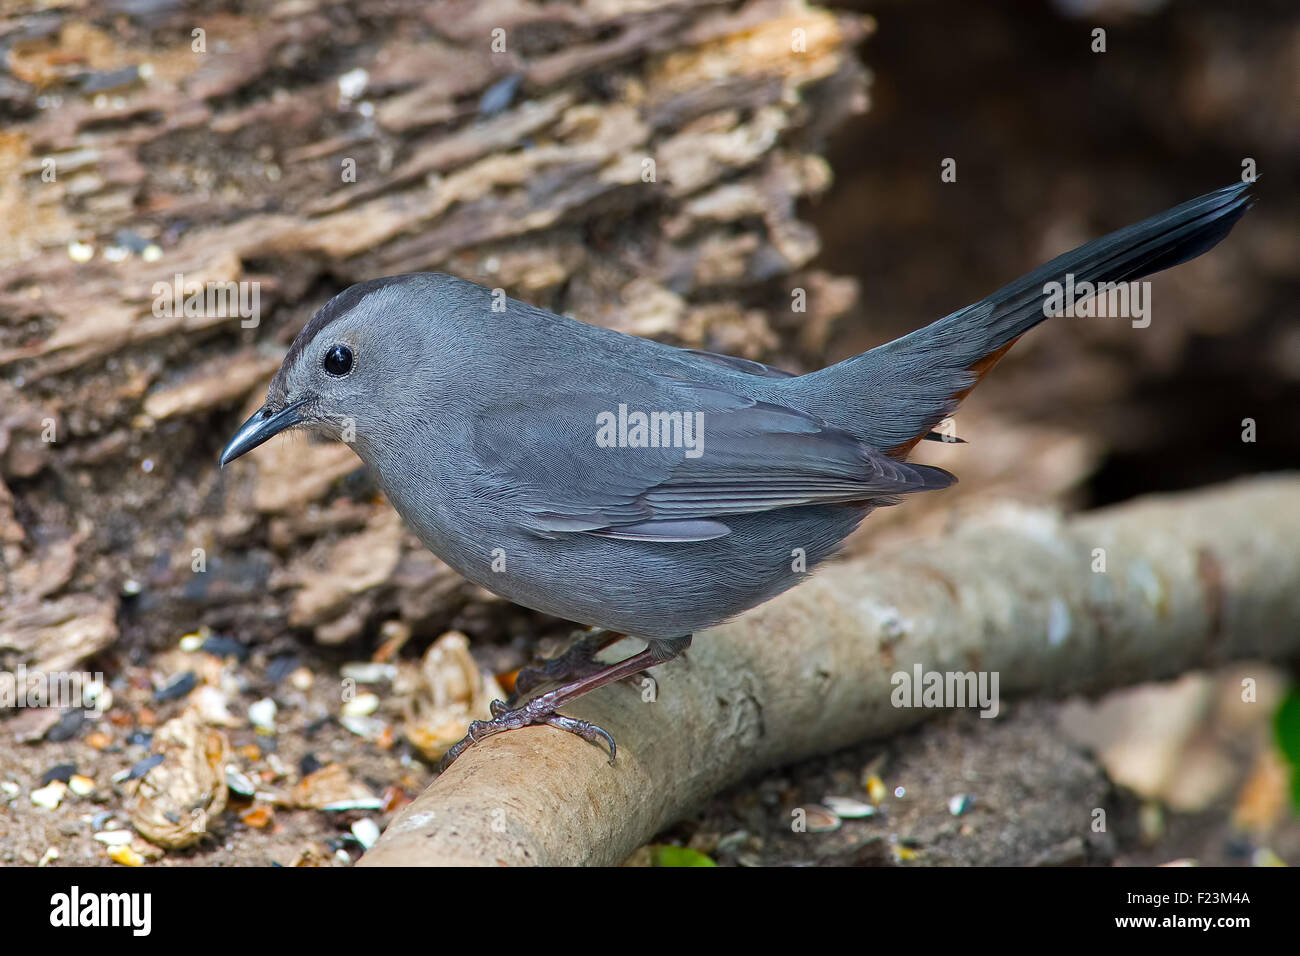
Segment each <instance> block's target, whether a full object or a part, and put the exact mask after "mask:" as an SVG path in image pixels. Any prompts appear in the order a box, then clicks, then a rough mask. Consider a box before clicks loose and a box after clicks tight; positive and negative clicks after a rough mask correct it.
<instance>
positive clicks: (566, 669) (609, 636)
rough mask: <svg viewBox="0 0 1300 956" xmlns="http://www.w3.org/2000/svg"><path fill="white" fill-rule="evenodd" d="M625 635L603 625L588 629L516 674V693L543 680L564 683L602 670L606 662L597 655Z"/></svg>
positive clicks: (527, 690) (524, 692) (543, 681)
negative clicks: (559, 650) (554, 653)
mask: <svg viewBox="0 0 1300 956" xmlns="http://www.w3.org/2000/svg"><path fill="white" fill-rule="evenodd" d="M625 636H626V635H623V634H620V633H618V632H617V631H607V630H605V629H604V628H603V627H598V628H596V629H595V630H593V631H588V632H587V633H585V634H583V635H582V637H580V638H579V639H578V640H577V641H575V642H574V643H573V644H571V645H569V647H568V648H566V649H565V651H564V653H562V654H560V655H559V656H558V657H552V658H549V659H542V660H537V661H535V662H534V663H531V664H529V665H528V666H527V667H525V668H523V669H522V670H520V671H519V673H518V675H516V677H515V693H516V694H526V693H528V692H529V691H530V690H533V689H534V688H535V687H537V686H538V685H540V684H549V683H551V682H552V681H559V682H561V683H563V682H564V681H571V680H577V679H578V678H579V677H587V676H589V675H591V674H597V673H599V672H600V670H601V668H603V667H605V666H606V665H605V664H602V663H601V662H600V661H598V660H596V655H597V654H599V653H600V652H601V651H603V650H604V649H605V648H607V647H609V646H610V645H611V644H613V643H615V642H617V641H621V640H622V639H623V638H624V637H625Z"/></svg>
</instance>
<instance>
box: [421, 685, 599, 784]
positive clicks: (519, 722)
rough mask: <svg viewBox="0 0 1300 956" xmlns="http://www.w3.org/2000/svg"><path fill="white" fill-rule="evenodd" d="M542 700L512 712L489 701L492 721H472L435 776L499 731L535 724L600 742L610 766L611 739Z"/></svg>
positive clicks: (448, 752)
mask: <svg viewBox="0 0 1300 956" xmlns="http://www.w3.org/2000/svg"><path fill="white" fill-rule="evenodd" d="M546 697H547V695H545V694H543V695H542V696H541V697H535V698H533V699H532V700H530V701H529V702H528V703H526V704H524V705H523V706H522V707H517V708H515V709H513V710H511V709H510V707H509V706H508V705H507V704H506V702H505V701H503V700H494V701H492V702H491V703H490V704H489V705H488V709H489V710H490V711H491V712H492V719H491V720H476V721H474V722H473V723H471V724H470V725H469V728H468V730H467V732H466V734H465V736H464V737H462V738H461V739H460V740H459V741H457V742H456V743H455V744H454V745H453V746H452V747H451V749H450V750H448V751H447V753H446V754H444V755H443V758H442V761H441V763H439V764H438V772H439V773H441V772H442V771H444V770H446V769H447V768H448V767H450V766H451V765H452V764H453V763H454V762H455V760H456V758H457V757H459V756H460V755H461V754H462V753H464V752H465V751H466V750H467V749H469V748H470V747H471V746H473V745H474V744H476V743H478V742H479V741H481V740H483V739H484V738H487V737H491V736H492V735H493V734H499V733H501V732H502V731H506V730H519V729H521V728H523V727H531V726H533V725H535V724H548V725H550V726H551V727H555V728H557V729H559V730H567V731H568V732H569V733H571V734H577V735H578V736H579V737H581V738H582V739H583V740H585V741H587V742H589V743H596V742H598V741H601V740H603V741H604V742H605V743H606V744H608V745H609V762H610V765H611V766H612V765H613V763H614V759H615V757H617V755H618V746H617V745H616V744H615V743H614V735H613V734H611V733H610V732H609V731H608V730H606V729H605V728H603V727H598V726H597V725H596V724H593V723H591V722H590V721H586V720H578V719H577V718H576V717H566V716H564V715H563V714H557V713H556V712H555V710H554V707H553V706H551V707H548V706H547V704H546V702H545V700H544V698H546ZM539 701H541V703H539Z"/></svg>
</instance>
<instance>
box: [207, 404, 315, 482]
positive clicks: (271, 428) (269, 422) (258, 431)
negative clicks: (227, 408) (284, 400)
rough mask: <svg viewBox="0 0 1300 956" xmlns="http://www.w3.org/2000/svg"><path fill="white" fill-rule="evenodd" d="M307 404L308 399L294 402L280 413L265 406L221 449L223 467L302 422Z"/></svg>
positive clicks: (254, 413)
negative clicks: (302, 409)
mask: <svg viewBox="0 0 1300 956" xmlns="http://www.w3.org/2000/svg"><path fill="white" fill-rule="evenodd" d="M305 404H307V401H306V399H303V400H302V401H300V402H294V403H293V404H292V405H289V406H288V407H286V408H284V409H281V410H280V411H278V412H273V411H271V408H270V406H269V405H263V406H262V407H261V408H259V409H258V410H257V411H255V412H253V414H252V415H251V416H249V419H248V421H246V422H244V424H242V425H240V426H239V430H238V431H237V432H235V434H234V435H233V436H231V439H230V441H228V442H227V443H226V447H225V448H223V449H221V467H222V468H225V467H226V465H228V464H230V462H232V461H234V460H235V459H236V458H238V457H239V456H240V455H242V454H244V452H248V451H252V450H253V449H254V448H256V447H257V446H258V445H260V444H262V442H264V441H266V440H267V439H268V438H273V437H275V436H276V435H278V434H280V432H282V431H284V430H285V429H286V428H292V427H293V426H294V425H297V424H299V423H300V422H301V421H302V415H300V414H299V410H300V409H301V408H302V406H303V405H305Z"/></svg>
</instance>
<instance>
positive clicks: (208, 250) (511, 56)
mask: <svg viewBox="0 0 1300 956" xmlns="http://www.w3.org/2000/svg"><path fill="white" fill-rule="evenodd" d="M129 6H130V8H131V9H130V10H129V11H120V10H118V9H117V8H116V7H115V6H114V5H112V4H109V5H106V6H104V7H103V9H99V8H96V7H95V6H94V5H91V6H89V7H86V5H77V4H73V5H67V6H60V7H53V8H50V9H42V10H33V11H31V12H27V13H15V14H14V15H12V16H10V17H7V18H3V19H0V53H3V54H4V55H3V56H0V122H2V123H3V126H4V130H3V133H0V220H2V221H4V222H5V224H6V228H5V230H3V234H0V608H3V609H5V610H4V613H0V665H4V666H10V667H12V666H14V665H15V664H16V663H19V662H25V663H27V664H28V665H29V666H38V667H43V668H47V669H48V668H50V667H52V666H53V665H54V664H55V663H59V662H63V661H66V659H67V658H68V657H69V656H71V657H72V658H73V659H74V660H79V659H84V658H85V657H88V656H90V655H93V654H94V653H96V652H99V651H101V650H104V649H105V648H106V647H109V646H112V645H113V644H115V643H116V642H117V641H118V639H119V634H118V625H117V623H116V621H118V620H119V619H123V620H124V621H125V623H126V627H127V630H126V633H125V634H124V636H125V637H126V638H127V639H128V640H130V641H136V640H142V641H145V642H149V643H153V644H155V645H157V644H161V643H163V642H165V641H171V640H172V639H174V635H175V634H177V633H186V632H188V631H191V630H194V629H196V628H197V627H199V626H200V625H206V626H209V627H210V628H212V629H214V630H221V631H225V632H230V633H235V634H238V635H240V636H241V637H244V638H246V639H248V640H249V641H250V642H258V641H261V642H267V641H271V640H273V639H275V638H276V637H277V636H279V635H281V634H283V633H284V632H285V631H286V630H287V629H289V628H301V629H304V630H305V631H307V632H310V633H312V634H314V636H315V637H316V639H317V640H319V641H321V642H323V643H332V644H333V643H340V642H343V641H347V640H352V639H356V638H358V637H360V636H362V635H366V634H373V633H374V632H375V631H376V630H377V629H378V628H379V626H380V625H381V624H382V623H383V622H385V621H388V620H392V619H394V618H399V617H400V618H401V619H402V620H404V621H407V622H409V623H411V624H412V626H413V627H414V628H415V629H416V630H417V632H418V633H420V634H422V635H423V634H437V633H440V632H441V631H443V630H445V629H446V628H447V626H448V623H449V622H450V621H451V620H452V619H454V618H456V616H457V615H460V614H463V613H464V612H465V611H466V609H467V608H468V610H469V613H470V614H473V615H477V618H478V621H477V622H476V623H479V624H482V625H483V626H482V627H476V628H473V629H474V630H475V631H476V633H482V634H491V633H493V631H494V625H493V623H492V622H491V620H490V616H491V614H492V613H493V612H492V611H491V610H490V609H489V610H484V609H483V601H482V597H481V595H479V594H477V593H476V592H475V591H474V590H473V589H472V588H469V587H467V586H466V585H465V584H464V583H463V582H461V581H460V580H459V579H458V578H457V576H456V575H454V574H453V573H452V572H451V571H450V569H449V568H447V567H446V566H444V565H443V564H442V563H441V562H439V561H437V560H436V559H434V558H433V557H432V556H430V555H429V554H428V553H427V552H426V551H425V550H424V548H423V547H422V546H421V545H420V544H419V542H418V541H415V539H414V538H412V537H411V536H409V535H405V534H404V533H403V532H402V530H401V527H400V525H399V524H397V523H395V522H390V521H387V520H386V519H385V518H384V517H383V516H382V512H383V511H384V510H385V509H386V508H387V506H386V505H384V504H382V503H376V502H374V501H372V500H371V499H372V498H373V497H374V495H373V493H372V490H371V489H369V488H368V487H367V486H366V485H365V484H364V483H363V482H359V481H357V480H353V481H351V482H350V487H349V486H348V484H349V483H347V482H345V481H344V479H347V478H348V477H349V476H352V475H354V473H355V472H356V471H357V469H358V462H357V461H356V459H355V457H354V456H353V455H352V454H351V453H350V452H349V451H348V450H347V449H344V448H338V447H331V446H329V445H323V444H322V445H316V444H308V445H306V446H305V447H304V446H303V445H301V444H300V445H299V446H297V447H296V448H290V447H288V446H287V445H286V443H285V442H277V443H275V446H268V448H267V449H265V450H264V451H263V453H262V454H260V455H259V456H258V458H257V460H255V461H248V462H241V463H240V464H239V466H237V467H235V468H233V469H229V470H228V471H227V472H226V473H225V474H221V473H219V472H218V470H217V469H216V467H215V456H216V453H217V450H218V449H219V448H220V446H221V443H222V440H223V438H224V436H226V435H228V434H229V432H230V429H231V428H232V427H233V426H234V425H235V424H236V423H237V422H238V421H239V420H240V418H241V417H243V416H244V415H245V414H247V412H248V411H249V408H250V406H255V405H256V404H257V402H258V401H259V399H258V398H257V396H259V395H260V394H264V391H265V385H266V382H267V380H268V379H269V377H270V375H271V374H272V372H273V371H274V370H275V368H276V367H277V366H278V364H279V361H280V358H281V357H282V355H283V354H284V349H285V346H286V345H287V343H288V342H289V341H290V340H292V338H293V336H294V334H295V333H296V332H297V331H298V330H299V329H300V328H301V327H302V325H303V323H304V322H305V321H306V319H307V318H308V317H309V315H310V314H311V312H312V311H314V310H315V309H316V308H318V307H319V306H321V305H322V304H323V303H324V302H325V301H326V300H327V299H328V298H329V297H330V296H331V295H333V294H334V293H336V292H338V291H341V289H342V288H344V287H345V286H347V285H349V284H351V283H352V282H355V281H359V280H363V279H369V278H374V277H376V276H382V275H389V274H393V273H397V272H403V271H416V270H434V271H447V272H454V273H457V274H460V275H463V276H465V277H466V278H470V279H473V280H475V281H478V282H481V283H483V284H486V285H488V286H490V287H494V288H502V289H504V290H506V291H507V292H508V293H510V294H511V295H514V296H517V297H520V298H524V299H528V300H530V301H533V302H535V303H537V304H540V305H544V306H546V307H548V308H552V309H555V310H556V311H561V312H566V313H570V314H574V315H578V316H581V317H582V318H583V319H585V320H587V321H589V322H593V323H597V324H600V323H604V324H607V325H610V326H614V327H617V328H620V329H622V330H625V331H629V332H634V333H638V334H644V335H651V336H655V337H658V338H662V339H664V340H667V341H670V342H673V343H676V344H682V345H689V346H695V347H702V348H707V349H711V350H714V351H721V352H728V353H732V354H738V355H744V356H746V357H749V358H760V359H767V360H777V361H784V363H785V364H787V365H789V364H799V363H798V362H793V363H792V362H790V361H789V359H791V358H794V357H798V356H805V357H812V358H813V361H811V362H805V363H804V364H808V365H811V364H815V361H816V357H817V354H818V353H819V352H820V351H821V350H822V348H823V344H824V341H825V336H826V334H827V330H828V327H829V324H830V322H831V321H832V319H834V318H835V316H837V315H838V314H840V313H841V312H843V311H844V310H845V309H846V308H847V307H848V306H849V305H850V304H851V303H852V301H853V298H854V294H855V286H854V284H853V283H852V282H851V281H848V280H843V279H837V278H835V277H833V276H829V275H825V274H823V273H820V272H817V271H816V270H814V269H811V268H810V262H811V260H812V258H813V256H814V255H816V253H817V252H818V250H819V243H818V240H817V236H816V234H815V232H814V231H813V230H812V229H811V228H810V227H809V226H808V225H807V224H806V223H804V222H803V221H801V219H800V218H799V211H798V208H797V207H798V204H799V201H800V200H801V199H804V198H806V197H809V196H813V195H816V194H818V193H820V192H821V191H822V190H824V189H825V188H826V186H828V185H829V183H830V172H829V169H828V167H827V166H826V163H825V161H824V160H823V159H822V158H821V156H820V152H819V151H820V149H821V144H822V142H823V140H824V138H825V137H824V134H825V133H827V132H828V131H829V130H831V129H833V128H835V127H836V126H838V125H840V124H841V123H842V122H843V120H844V119H845V118H846V117H848V116H849V115H850V114H851V113H853V112H860V111H862V110H864V109H865V108H866V95H865V89H866V74H865V70H864V69H863V67H862V65H861V64H860V63H859V62H858V60H857V59H856V57H855V56H854V52H853V45H854V44H855V43H856V42H857V41H858V40H859V39H861V38H862V37H863V36H864V35H865V34H866V32H867V31H868V30H869V29H870V27H871V21H870V20H869V19H867V18H864V17H861V16H855V15H851V14H835V13H830V12H828V11H826V10H823V9H820V8H817V7H813V6H810V5H808V4H807V3H805V2H804V0H749V2H745V3H742V4H735V3H729V2H715V0H703V2H672V0H669V2H663V3H654V4H646V3H643V2H641V0H608V2H602V3H598V4H590V3H582V2H578V0H555V2H548V3H544V4H539V3H533V2H531V0H490V2H483V0H440V2H437V3H428V2H426V0H395V2H390V3H384V4H351V3H340V2H337V0H300V2H295V3H293V4H288V5H286V4H282V3H275V2H252V3H247V4H240V5H238V7H239V9H238V11H232V12H225V11H214V10H211V9H210V7H211V5H210V4H205V3H200V2H182V3H170V2H168V3H152V2H142V3H133V4H130V5H129ZM176 275H180V276H182V280H181V281H182V283H183V287H184V289H185V290H186V292H187V293H188V291H190V290H193V289H195V288H204V287H205V285H206V286H207V287H208V288H209V289H210V288H212V287H213V284H226V283H229V284H230V285H229V286H224V285H223V287H222V288H223V295H224V294H225V292H224V289H230V288H237V287H236V286H235V285H234V284H235V283H245V284H247V285H246V288H247V289H248V290H249V294H248V297H247V301H245V300H244V299H240V300H239V301H238V304H237V305H236V304H234V303H230V302H223V303H222V304H223V305H224V306H226V307H224V308H218V309H214V308H212V307H210V306H209V305H208V304H207V301H206V300H205V302H204V303H203V304H202V305H201V306H200V307H199V308H197V309H195V310H193V311H192V310H191V309H189V308H183V307H182V303H181V302H173V303H170V304H168V303H164V307H162V308H159V292H158V284H162V286H163V287H164V288H165V287H168V286H170V285H172V283H173V281H174V277H175V276H176ZM254 286H255V288H256V289H257V290H258V303H257V305H258V308H257V312H258V314H257V315H256V316H251V315H246V314H243V312H244V311H245V310H242V309H241V308H240V306H251V305H252V302H251V290H252V288H253V287H254ZM792 287H799V288H802V289H803V290H805V292H806V294H807V302H806V311H803V312H798V313H796V312H795V311H794V310H792V308H791V288H792ZM241 292H242V290H241ZM183 298H188V295H186V296H183ZM247 311H252V310H251V308H250V309H248V310H247ZM11 492H12V493H11ZM317 506H320V507H321V508H322V509H323V510H324V517H323V518H322V517H320V516H319V515H317V514H316V513H315V509H316V508H317ZM79 526H83V527H80V528H79ZM124 528H148V529H149V533H148V534H138V533H130V534H127V533H124V532H123V531H122V530H121V529H124ZM361 548H368V549H371V550H374V551H375V552H376V553H377V554H379V555H380V560H377V561H376V562H375V564H374V566H373V568H372V569H371V570H372V571H373V573H370V574H366V575H362V576H358V575H355V574H352V573H351V565H350V563H349V554H350V553H352V552H355V551H358V550H359V549H361ZM313 550H314V551H316V552H318V554H316V555H313V554H312V553H311V552H312V551H313ZM289 555H292V556H293V557H292V558H291V559H290V558H289V557H287V556H289ZM304 556H305V557H304ZM317 557H319V558H320V559H321V560H316V558H317ZM322 561H323V562H324V563H325V565H326V567H325V572H326V573H325V574H323V575H322V573H321V570H322V569H321V564H322ZM196 564H202V566H203V571H202V573H198V572H197V571H196V570H195V566H196ZM268 579H269V580H268ZM124 581H125V582H128V587H127V596H129V597H131V598H132V599H133V600H132V602H131V605H133V606H137V607H139V606H146V607H147V608H148V611H149V613H148V614H141V615H137V614H128V615H123V614H121V613H120V612H121V611H123V610H124V609H125V608H127V607H129V606H128V605H126V604H125V602H123V600H122V593H121V592H122V590H123V584H124ZM268 583H269V584H270V586H271V589H272V590H278V591H279V592H280V593H278V594H273V593H271V591H270V590H268V587H267V585H268ZM43 602H44V604H43ZM55 602H61V603H58V604H57V606H56V603H55ZM51 608H53V610H51ZM286 612H287V613H286ZM56 627H58V628H62V629H64V630H65V631H69V632H76V633H77V634H79V635H81V638H80V641H79V643H78V644H77V646H76V647H75V648H72V650H71V651H70V652H69V653H63V652H62V651H59V652H58V653H56V652H55V650H51V649H50V648H48V647H46V646H45V645H46V644H48V643H49V641H48V640H46V637H47V636H48V635H49V634H51V633H53V631H52V629H53V628H56ZM65 643H66V642H65Z"/></svg>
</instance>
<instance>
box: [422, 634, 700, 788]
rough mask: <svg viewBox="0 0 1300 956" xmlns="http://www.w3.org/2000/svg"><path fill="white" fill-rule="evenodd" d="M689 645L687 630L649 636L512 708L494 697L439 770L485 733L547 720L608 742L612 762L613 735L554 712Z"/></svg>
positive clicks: (448, 753) (548, 722)
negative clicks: (488, 713) (630, 650)
mask: <svg viewBox="0 0 1300 956" xmlns="http://www.w3.org/2000/svg"><path fill="white" fill-rule="evenodd" d="M690 646H691V635H690V634H686V635H683V636H682V637H673V638H668V639H667V640H650V641H648V642H647V643H646V648H645V650H643V651H641V652H639V653H637V654H633V655H632V656H631V657H629V658H627V659H626V660H622V661H619V662H618V663H616V664H609V665H607V666H605V667H603V668H601V670H599V671H598V672H596V673H594V674H588V675H586V676H585V677H579V678H577V679H576V680H572V681H570V682H569V683H567V684H563V685H561V686H559V687H557V688H555V690H549V691H547V692H546V693H544V694H538V695H537V696H536V697H534V698H533V699H532V700H530V701H528V702H527V703H525V704H522V705H521V706H519V707H516V708H514V709H513V710H512V709H510V708H508V707H507V706H506V704H505V702H504V701H500V700H494V701H492V705H491V706H492V719H491V720H476V721H474V722H473V723H472V724H470V725H469V733H468V734H466V735H465V737H464V738H463V739H462V740H460V741H458V742H457V743H456V744H455V745H454V746H453V747H452V748H451V749H450V750H448V751H447V753H446V755H445V756H444V757H443V758H442V763H441V764H439V766H438V770H439V771H443V770H446V769H447V768H448V767H450V766H451V764H452V762H453V761H454V760H455V759H456V758H457V757H459V756H460V755H461V754H462V753H464V752H465V750H466V748H468V747H469V746H470V745H471V744H476V743H478V742H479V741H480V740H482V739H483V738H484V737H490V736H492V735H493V734H499V733H501V732H502V731H503V730H518V729H519V728H521V727H529V726H531V725H533V724H550V725H551V726H552V727H558V728H559V729H560V730H567V731H569V733H572V734H577V735H578V736H579V737H581V738H582V739H583V740H587V741H590V742H592V743H595V742H596V741H598V740H603V741H605V743H607V744H608V745H609V762H610V764H613V763H614V758H615V756H617V754H618V747H617V746H616V745H615V744H614V738H613V736H612V735H611V734H610V733H609V731H607V730H605V729H604V728H603V727H597V726H596V725H595V724H592V723H588V722H587V721H585V720H577V719H576V718H573V717H565V716H564V715H563V714H557V713H556V711H557V710H559V709H560V708H561V707H564V706H565V705H567V704H571V703H573V701H575V700H577V699H578V698H579V697H581V696H582V695H583V694H586V693H588V692H590V691H593V690H595V689H596V688H597V687H603V686H604V685H605V684H609V683H612V682H613V681H617V680H622V679H623V678H625V677H631V676H633V675H634V674H639V673H641V671H643V670H645V669H646V668H648V667H654V666H655V665H657V664H664V663H666V662H668V661H670V660H672V659H673V658H674V657H677V656H678V655H679V654H681V653H682V652H683V651H684V650H686V648H688V647H690Z"/></svg>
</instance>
